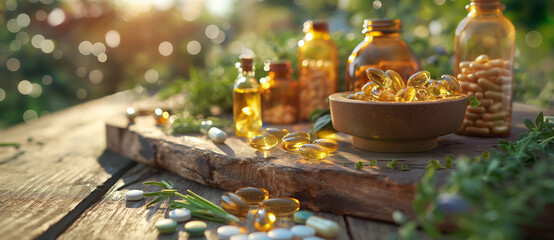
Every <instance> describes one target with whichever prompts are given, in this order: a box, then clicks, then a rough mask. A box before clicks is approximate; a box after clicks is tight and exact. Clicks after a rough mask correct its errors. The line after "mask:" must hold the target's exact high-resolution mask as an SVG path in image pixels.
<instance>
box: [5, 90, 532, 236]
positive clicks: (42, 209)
mask: <svg viewBox="0 0 554 240" xmlns="http://www.w3.org/2000/svg"><path fill="white" fill-rule="evenodd" d="M135 100H136V96H135V94H133V93H131V92H122V93H118V94H114V95H111V96H107V97H104V98H101V99H98V100H94V101H90V102H88V103H85V104H81V105H79V106H75V107H72V108H69V109H66V110H63V111H60V112H57V113H53V114H50V115H47V116H44V117H41V118H40V119H39V120H38V121H36V122H33V123H30V124H19V125H16V126H13V127H11V128H8V129H4V130H1V131H0V143H7V142H12V143H18V144H19V147H16V146H3V147H0V236H1V237H0V238H2V239H33V238H38V239H51V238H56V237H59V238H61V239H154V238H158V239H186V238H187V234H186V233H185V232H184V231H183V225H182V224H180V225H179V228H178V231H177V232H176V233H174V234H170V235H158V232H157V230H156V229H155V227H154V223H155V222H156V221H157V220H159V219H162V218H164V217H165V216H167V210H166V205H165V204H161V205H157V206H156V207H154V208H149V209H146V208H144V205H145V202H146V201H145V200H142V201H138V202H128V201H126V200H125V192H126V191H127V190H129V189H144V190H146V191H154V190H156V188H155V187H151V186H148V187H144V186H143V185H142V182H143V181H150V180H171V181H173V182H174V183H175V185H176V188H177V190H179V191H180V192H185V191H186V189H191V190H193V191H194V192H196V193H199V194H200V195H202V196H205V197H206V198H208V199H209V200H211V201H214V202H219V197H220V196H221V194H222V193H223V192H224V191H223V190H219V189H215V188H209V187H205V186H202V185H200V184H197V183H195V182H192V181H188V180H185V179H183V178H181V177H179V176H177V175H175V174H173V173H170V172H168V171H165V170H160V169H154V168H150V167H148V166H145V165H142V164H137V163H135V162H133V161H130V160H128V159H125V158H124V157H122V156H120V155H118V154H115V153H113V152H111V151H109V150H106V141H105V139H106V137H105V122H106V121H107V120H109V119H112V118H114V117H117V116H121V115H122V114H123V113H124V111H125V108H126V107H128V106H129V105H131V104H132V103H133V101H135ZM539 111H540V109H539V108H537V107H534V106H530V105H523V104H514V112H517V113H518V114H514V121H521V119H518V117H519V118H521V116H533V115H534V116H536V114H537V113H538V112H539ZM315 214H316V215H321V216H324V217H326V218H329V219H333V220H335V221H337V222H338V223H339V224H340V225H341V232H340V235H339V237H338V238H337V239H384V238H385V237H386V236H387V234H388V233H392V232H396V231H397V226H395V225H393V224H390V223H386V222H380V221H372V220H367V219H361V218H356V217H351V216H339V215H333V214H329V213H324V212H317V213H315ZM283 224H287V223H283ZM219 225H220V224H216V223H209V231H208V232H207V233H206V238H207V239H217V234H216V233H215V230H216V229H217V226H219ZM200 239H202V238H200Z"/></svg>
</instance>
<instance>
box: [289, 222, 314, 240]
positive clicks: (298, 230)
mask: <svg viewBox="0 0 554 240" xmlns="http://www.w3.org/2000/svg"><path fill="white" fill-rule="evenodd" d="M290 232H291V233H292V235H293V236H294V238H298V239H304V238H307V237H311V236H314V235H315V230H314V229H313V228H311V227H308V226H305V225H296V226H294V227H292V228H290Z"/></svg>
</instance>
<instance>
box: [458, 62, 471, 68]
mask: <svg viewBox="0 0 554 240" xmlns="http://www.w3.org/2000/svg"><path fill="white" fill-rule="evenodd" d="M469 64H471V61H463V62H460V64H459V65H458V66H459V67H460V69H464V68H469Z"/></svg>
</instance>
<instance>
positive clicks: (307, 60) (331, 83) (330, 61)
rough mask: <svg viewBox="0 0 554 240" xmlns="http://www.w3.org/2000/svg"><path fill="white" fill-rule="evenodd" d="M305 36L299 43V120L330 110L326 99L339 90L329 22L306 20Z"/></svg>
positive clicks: (335, 54)
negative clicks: (318, 110)
mask: <svg viewBox="0 0 554 240" xmlns="http://www.w3.org/2000/svg"><path fill="white" fill-rule="evenodd" d="M304 32H305V33H306V35H305V36H304V38H302V40H300V41H299V42H298V80H299V86H300V95H299V101H300V119H301V120H307V119H308V117H309V116H310V114H311V113H312V112H313V111H314V110H317V109H328V108H329V105H328V104H327V101H328V100H327V98H328V97H329V95H331V94H332V93H335V92H337V89H338V78H337V77H338V76H337V71H338V70H337V47H336V46H335V44H334V43H333V41H332V40H331V36H330V35H329V25H328V24H327V22H326V21H306V22H305V23H304Z"/></svg>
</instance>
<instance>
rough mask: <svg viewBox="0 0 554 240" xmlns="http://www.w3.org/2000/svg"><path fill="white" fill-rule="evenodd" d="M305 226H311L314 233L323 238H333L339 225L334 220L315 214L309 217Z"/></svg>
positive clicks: (337, 231)
mask: <svg viewBox="0 0 554 240" xmlns="http://www.w3.org/2000/svg"><path fill="white" fill-rule="evenodd" d="M306 226H309V227H312V228H313V229H314V230H315V233H316V235H318V236H320V237H324V238H334V237H336V236H337V234H338V233H339V225H338V224H337V223H336V222H334V221H331V220H327V219H325V218H321V217H317V216H311V217H309V218H308V219H307V220H306Z"/></svg>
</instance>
